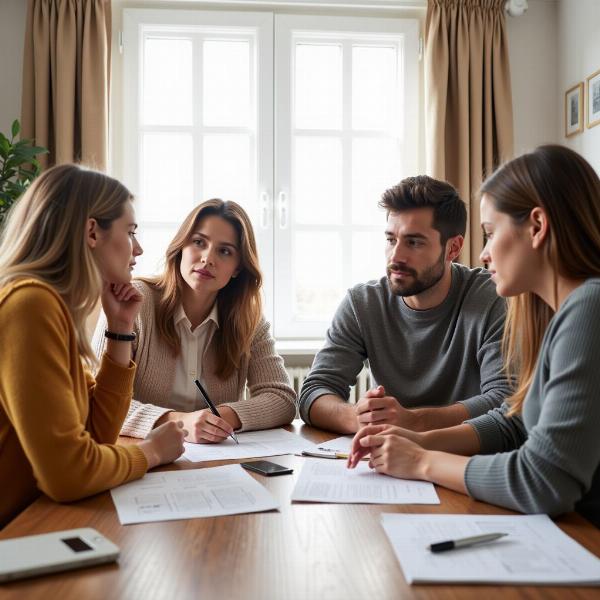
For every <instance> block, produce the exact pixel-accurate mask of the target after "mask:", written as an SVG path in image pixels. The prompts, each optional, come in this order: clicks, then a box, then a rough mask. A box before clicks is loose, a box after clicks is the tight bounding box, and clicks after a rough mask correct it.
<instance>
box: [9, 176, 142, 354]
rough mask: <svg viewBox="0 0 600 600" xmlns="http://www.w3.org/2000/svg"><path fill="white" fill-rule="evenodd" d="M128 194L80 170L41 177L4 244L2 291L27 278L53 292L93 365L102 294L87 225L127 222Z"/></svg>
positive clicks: (21, 204) (18, 208)
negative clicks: (95, 318) (92, 317)
mask: <svg viewBox="0 0 600 600" xmlns="http://www.w3.org/2000/svg"><path fill="white" fill-rule="evenodd" d="M130 199H132V195H131V193H130V192H129V190H128V189H127V188H126V187H125V186H124V185H123V184H121V183H120V182H119V181H117V180H116V179H113V178H112V177H108V176H107V175H104V174H102V173H99V172H97V171H92V170H88V169H85V168H83V167H80V166H77V165H60V166H56V167H52V168H51V169H48V170H47V171H45V172H44V173H42V174H41V175H40V176H39V177H38V178H37V179H36V180H35V181H34V182H33V183H32V184H31V186H30V187H29V189H28V190H27V191H26V192H25V193H24V194H23V197H22V198H21V199H20V200H19V202H18V203H17V204H16V205H15V207H14V208H13V209H12V210H11V213H10V215H9V218H8V220H7V221H6V224H5V229H4V231H3V234H2V239H1V241H0V287H2V286H4V285H6V284H8V283H10V282H11V281H14V280H16V279H20V278H24V277H26V278H27V277H33V278H35V279H39V280H41V281H43V282H45V283H47V284H49V285H50V286H52V287H53V288H54V289H55V290H56V292H57V293H58V294H59V295H60V297H61V298H62V299H63V300H64V302H65V304H66V305H67V307H68V309H69V311H70V313H71V317H72V318H73V323H74V325H75V332H76V335H77V347H78V349H79V353H80V354H81V356H82V358H83V359H84V360H85V361H87V362H88V363H89V364H95V363H96V357H95V354H94V352H93V351H92V348H91V346H90V343H89V341H88V336H87V333H86V329H85V321H86V318H87V317H88V315H89V314H90V313H91V312H92V311H93V309H94V307H95V305H96V303H97V301H98V297H99V296H100V292H101V289H102V280H101V276H100V272H99V270H98V267H97V265H96V261H95V259H94V256H93V253H92V250H91V249H90V248H89V246H88V244H87V243H86V239H85V234H86V227H87V222H88V219H90V218H94V219H95V220H96V221H97V223H98V226H99V227H100V228H101V229H103V230H109V229H110V227H111V225H112V222H113V221H114V220H115V219H118V218H119V217H121V216H122V214H123V211H124V208H125V203H126V202H127V201H128V200H130Z"/></svg>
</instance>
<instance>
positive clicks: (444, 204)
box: [379, 175, 467, 245]
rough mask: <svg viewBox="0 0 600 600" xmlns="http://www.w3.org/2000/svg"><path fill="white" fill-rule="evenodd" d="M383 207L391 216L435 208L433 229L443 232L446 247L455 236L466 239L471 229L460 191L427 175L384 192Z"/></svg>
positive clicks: (419, 176)
mask: <svg viewBox="0 0 600 600" xmlns="http://www.w3.org/2000/svg"><path fill="white" fill-rule="evenodd" d="M379 206H380V207H381V208H385V210H386V211H387V214H388V215H389V214H390V212H403V211H405V210H412V209H415V208H432V209H433V228H434V229H436V230H437V231H439V232H440V238H441V243H442V245H444V244H445V243H446V241H447V240H448V239H449V238H451V237H454V236H455V235H462V236H464V235H465V231H466V229H467V209H466V207H465V203H464V202H463V201H462V200H461V198H460V196H459V194H458V191H457V190H456V188H454V187H453V186H451V185H450V184H449V183H447V182H445V181H438V180H437V179H433V177H428V176H427V175H418V176H417V177H407V178H406V179H403V180H402V181H401V182H400V183H399V184H397V185H395V186H394V187H391V188H390V189H389V190H386V191H385V192H384V193H383V195H382V196H381V201H380V202H379Z"/></svg>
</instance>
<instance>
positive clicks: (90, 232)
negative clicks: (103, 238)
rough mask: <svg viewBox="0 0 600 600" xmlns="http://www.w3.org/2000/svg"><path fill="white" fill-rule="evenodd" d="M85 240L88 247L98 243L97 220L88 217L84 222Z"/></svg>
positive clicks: (93, 246)
mask: <svg viewBox="0 0 600 600" xmlns="http://www.w3.org/2000/svg"><path fill="white" fill-rule="evenodd" d="M85 241H86V243H87V245H88V247H89V248H95V247H96V244H97V243H98V222H97V221H96V219H88V220H87V223H86V224H85Z"/></svg>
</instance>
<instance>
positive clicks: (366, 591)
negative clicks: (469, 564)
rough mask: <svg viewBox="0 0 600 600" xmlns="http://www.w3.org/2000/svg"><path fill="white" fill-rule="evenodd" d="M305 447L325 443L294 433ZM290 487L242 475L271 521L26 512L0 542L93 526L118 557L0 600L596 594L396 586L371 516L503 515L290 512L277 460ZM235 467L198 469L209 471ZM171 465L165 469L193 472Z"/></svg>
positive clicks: (460, 499) (307, 431)
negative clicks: (270, 497)
mask: <svg viewBox="0 0 600 600" xmlns="http://www.w3.org/2000/svg"><path fill="white" fill-rule="evenodd" d="M292 430H293V431H295V432H296V433H299V434H300V435H302V436H304V437H306V438H309V439H311V440H313V441H315V442H318V441H323V440H326V439H331V438H332V437H334V436H332V435H331V434H327V433H325V432H321V431H318V430H315V429H311V428H310V427H307V426H305V425H301V424H300V423H294V424H293V425H292ZM275 460H276V462H278V463H281V464H285V465H290V466H292V467H293V468H294V475H293V476H287V475H286V476H280V477H273V478H265V477H262V476H260V475H254V476H255V477H256V479H258V481H260V482H261V483H262V484H263V485H265V486H266V487H267V488H268V489H269V490H270V491H271V492H272V493H273V494H274V495H275V496H276V497H277V498H278V499H279V500H280V502H281V508H280V510H279V511H278V512H276V511H272V512H268V513H258V514H250V515H236V516H227V517H217V518H205V519H191V520H183V521H165V522H161V523H146V524H139V525H127V526H122V525H120V523H119V520H118V518H117V514H116V511H115V509H114V506H113V503H112V500H111V498H110V494H109V493H108V492H105V493H103V494H98V495H97V496H94V497H92V498H89V499H87V500H82V501H80V502H75V503H72V504H57V503H56V502H52V501H51V500H49V499H48V498H46V497H42V498H40V499H39V500H37V501H36V502H34V503H33V504H32V505H31V506H30V507H29V508H28V509H27V510H25V511H24V512H23V513H22V514H21V515H20V516H19V517H17V518H16V519H15V520H14V521H12V522H11V523H10V524H9V525H8V526H7V527H6V528H5V529H4V530H3V531H2V532H1V533H0V538H2V539H3V538H9V537H16V536H22V535H31V534H36V533H44V532H48V531H57V530H61V529H70V528H75V527H94V528H96V529H97V530H98V531H100V532H101V533H103V534H104V535H105V536H107V537H108V538H109V539H111V540H112V541H114V542H115V543H116V544H117V545H118V546H119V547H120V548H121V557H120V559H119V562H118V564H112V565H104V566H99V567H92V568H88V569H82V570H78V571H72V572H66V573H58V574H55V575H47V576H44V577H40V578H38V579H30V580H25V581H20V582H14V583H10V584H4V585H0V598H2V600H4V599H6V600H8V599H11V598H15V599H16V598H18V599H19V600H23V599H26V600H34V599H37V598H39V599H44V600H48V599H52V600H54V599H57V598H58V599H60V600H69V599H71V598H73V599H77V600H95V599H103V600H104V599H111V598H119V599H125V600H129V599H136V600H137V599H142V598H143V599H153V598H161V599H162V598H165V599H177V600H179V599H186V600H187V599H188V598H198V599H203V600H204V599H212V598H218V599H222V600H234V599H243V600H254V599H256V600H270V599H273V600H286V599H294V600H295V599H304V598H306V599H310V600H321V599H323V600H337V599H340V600H342V599H343V600H351V599H354V598H369V599H374V600H381V599H386V598H390V599H391V598H394V599H397V598H419V599H423V598H436V599H438V598H439V599H450V598H456V599H459V598H460V599H461V600H462V599H473V600H475V599H477V600H479V599H481V598H485V599H486V600H492V599H494V598H503V599H506V598H527V599H533V598H540V599H542V598H543V599H544V600H546V599H551V598H556V599H557V600H558V599H560V600H563V599H564V598H567V597H568V598H598V597H600V592H599V591H598V588H592V587H589V588H582V587H579V588H575V587H573V588H564V587H533V586H532V587H526V586H519V587H517V586H515V587H511V586H457V585H414V586H409V585H407V584H406V581H405V580H404V577H403V575H402V570H401V569H400V565H399V564H398V562H397V560H396V558H395V556H394V554H393V551H392V548H391V546H390V544H389V542H388V540H387V538H386V536H385V534H384V532H383V529H382V527H381V525H380V523H379V516H380V514H381V513H382V512H419V513H432V514H436V513H441V514H453V513H460V514H465V513H466V514H510V511H506V510H503V509H501V508H497V507H494V506H491V505H489V504H485V503H483V502H477V501H475V500H471V499H469V498H468V497H465V496H463V495H461V494H457V493H454V492H451V491H449V490H446V489H444V488H438V490H437V491H438V494H439V496H440V500H441V504H440V505H429V506H427V505H425V506H414V505H413V506H411V505H404V506H392V505H383V506H381V505H379V506H377V505H357V504H291V503H290V500H289V498H290V495H291V491H292V488H293V485H294V482H295V479H296V477H297V476H298V473H299V471H300V467H301V465H302V461H303V460H310V459H303V458H301V457H296V456H280V457H277V458H276V459H275ZM227 462H236V461H219V462H213V463H205V464H203V466H216V465H218V464H226V463H227ZM197 466H198V465H194V464H192V463H187V464H186V463H183V464H182V463H177V464H176V465H171V466H169V467H168V468H170V469H185V468H196V467H197ZM557 523H558V525H559V526H560V527H561V529H563V530H564V531H565V532H566V533H568V534H569V535H570V536H572V537H573V538H574V539H576V540H577V541H578V542H580V543H581V544H583V545H584V546H585V547H586V548H588V549H589V550H590V551H592V552H593V553H595V554H596V555H597V556H600V533H599V532H598V530H597V529H596V528H595V527H593V526H592V525H591V524H589V523H588V522H587V521H585V520H584V519H582V518H581V517H580V516H578V515H576V514H569V515H567V516H565V517H563V518H561V519H559V520H558V522H557Z"/></svg>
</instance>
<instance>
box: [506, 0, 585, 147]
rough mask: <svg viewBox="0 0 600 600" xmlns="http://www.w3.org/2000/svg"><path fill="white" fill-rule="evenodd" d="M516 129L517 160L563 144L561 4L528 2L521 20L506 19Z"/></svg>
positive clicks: (549, 0)
mask: <svg viewBox="0 0 600 600" xmlns="http://www.w3.org/2000/svg"><path fill="white" fill-rule="evenodd" d="M576 1H578V0H576ZM506 23H507V31H508V41H509V54H510V71H511V81H512V94H513V115H514V127H515V146H514V148H515V156H518V155H519V154H522V153H523V152H527V151H530V150H533V148H535V147H536V146H538V145H540V144H544V143H557V142H559V141H560V138H559V129H558V126H557V124H556V101H555V98H556V97H557V94H558V69H557V65H558V57H559V54H560V52H559V47H558V44H557V37H558V2H557V1H556V0H529V8H528V10H527V12H526V13H525V14H523V15H521V16H520V17H510V16H508V15H507V16H506Z"/></svg>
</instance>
